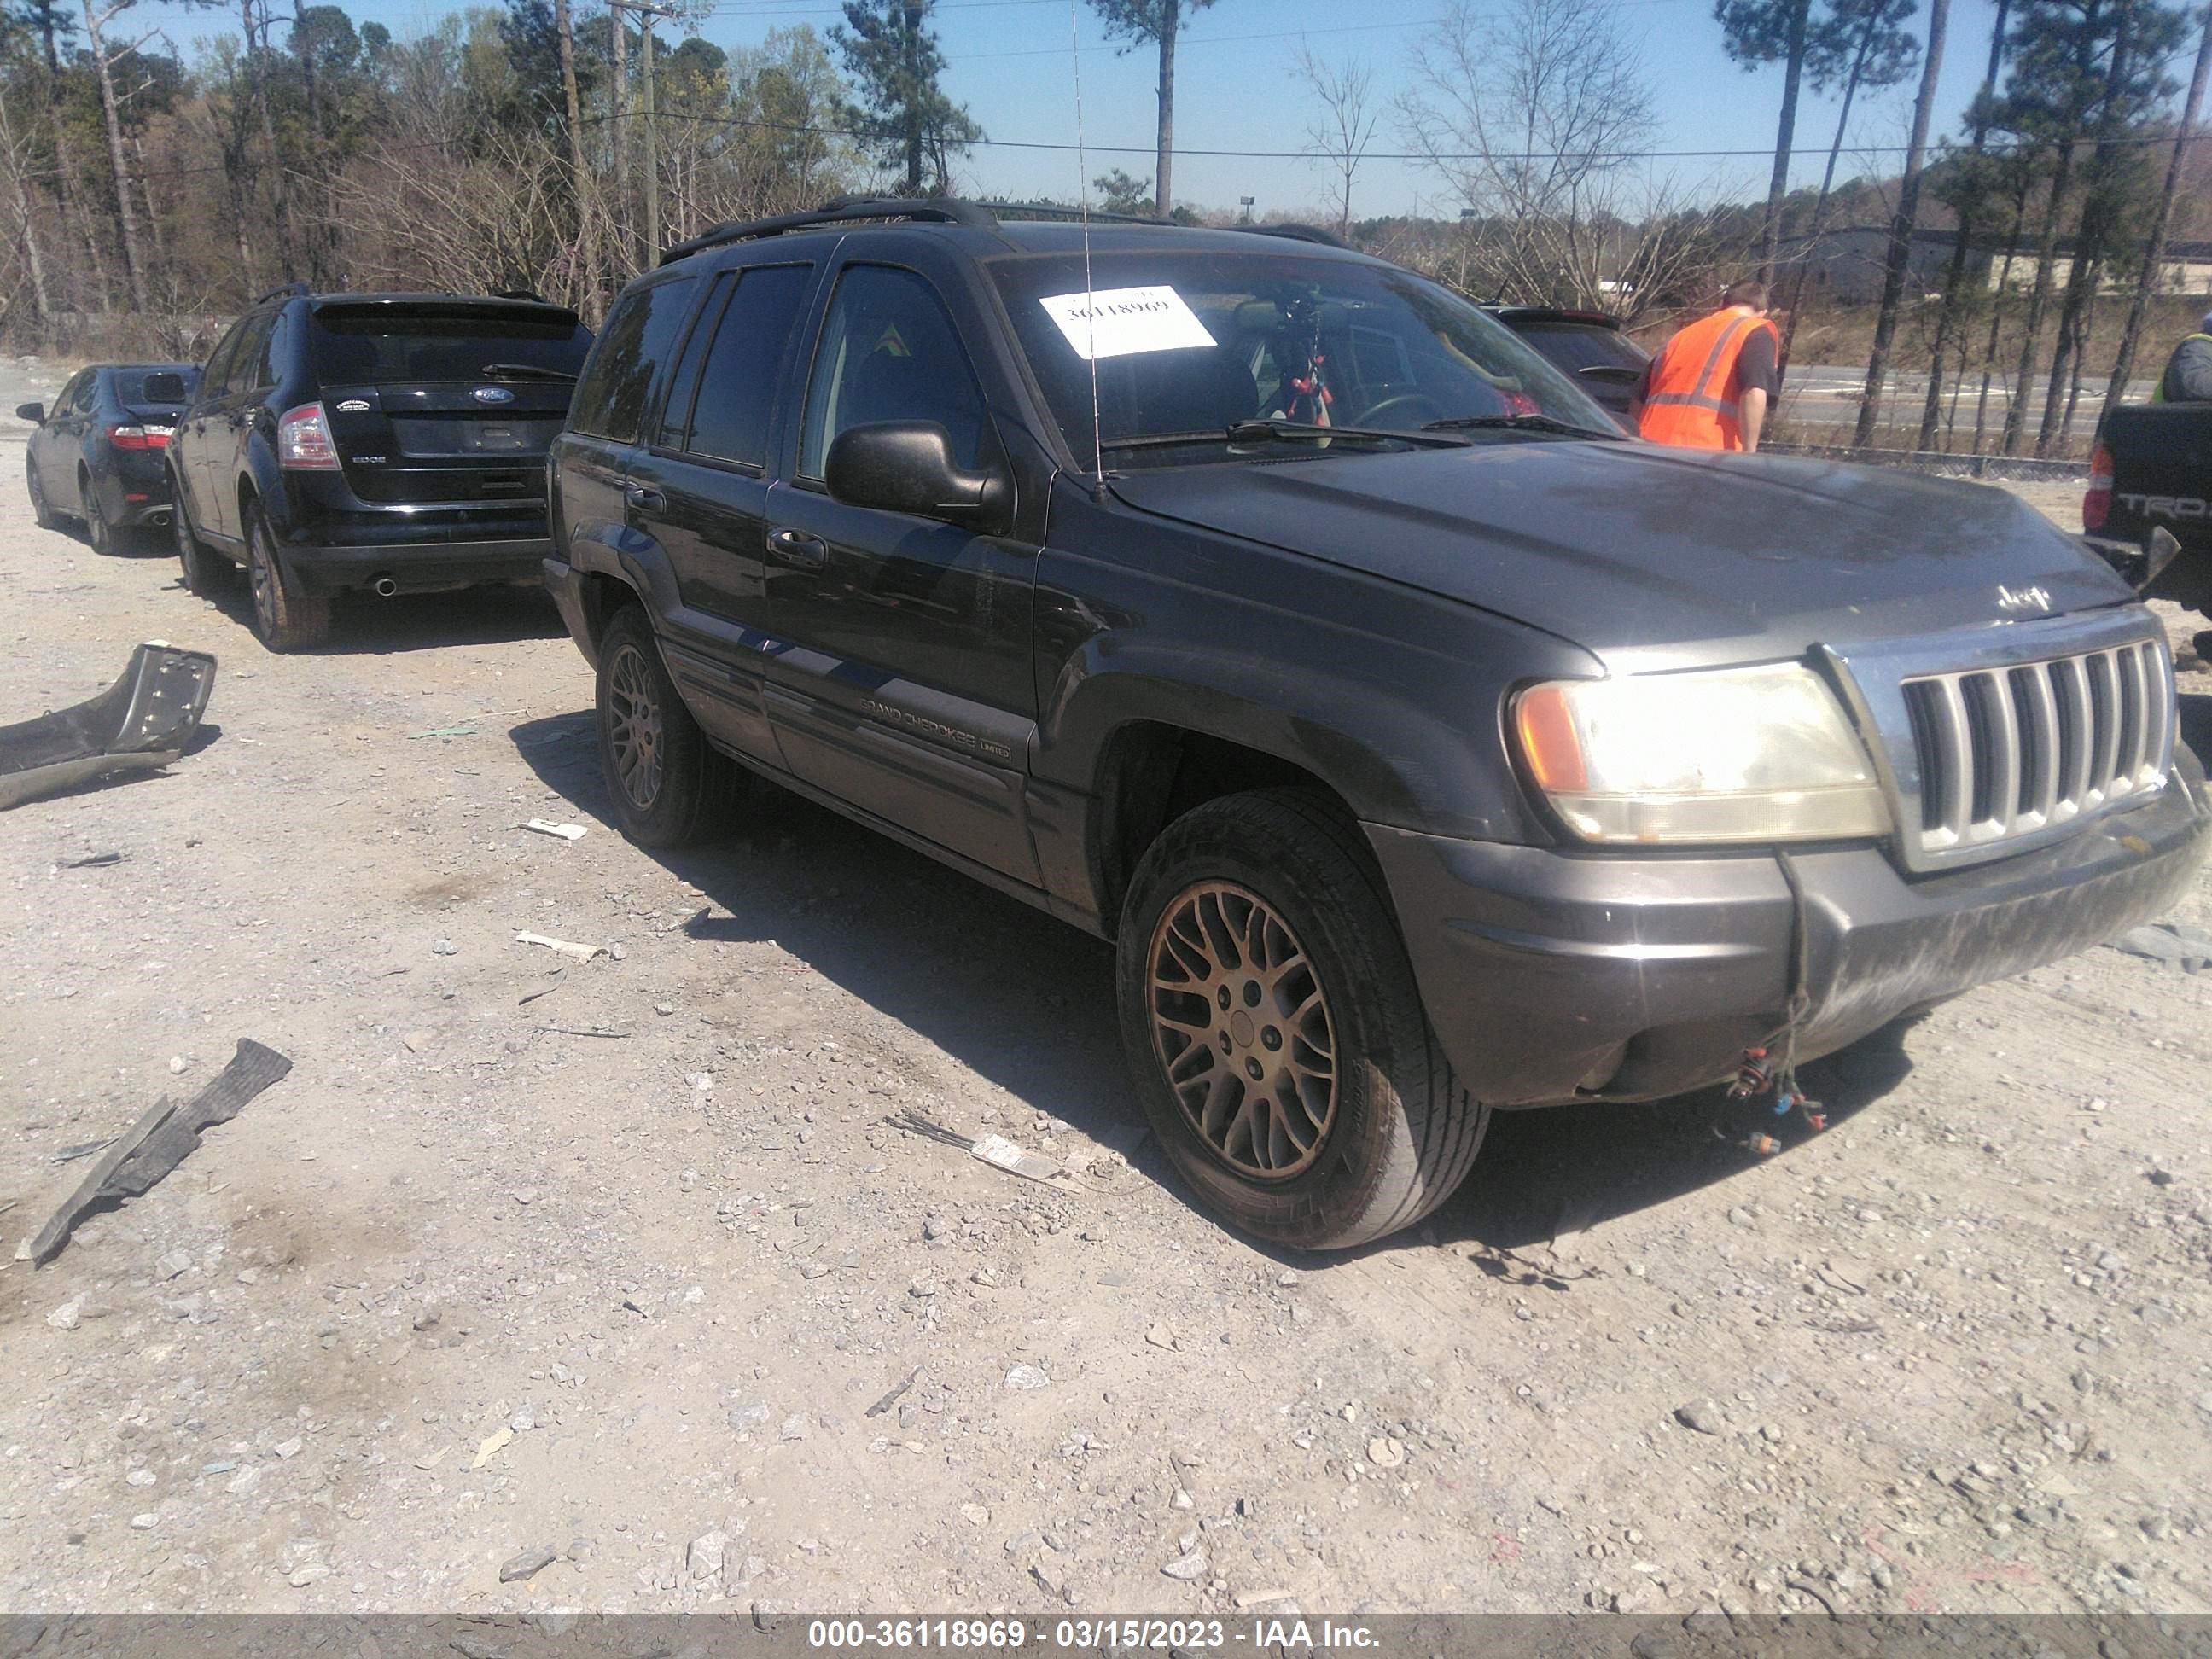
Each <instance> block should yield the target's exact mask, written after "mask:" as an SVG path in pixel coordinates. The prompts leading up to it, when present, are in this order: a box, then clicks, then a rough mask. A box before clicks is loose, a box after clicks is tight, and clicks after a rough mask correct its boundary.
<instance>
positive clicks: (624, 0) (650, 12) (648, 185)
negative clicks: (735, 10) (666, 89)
mask: <svg viewBox="0 0 2212 1659" xmlns="http://www.w3.org/2000/svg"><path fill="white" fill-rule="evenodd" d="M607 5H608V9H610V10H611V11H612V12H613V13H614V14H615V18H614V21H615V26H616V28H617V32H619V31H620V28H621V26H622V15H623V13H624V12H632V11H634V12H635V13H636V14H637V18H638V24H637V27H638V78H639V80H640V81H641V82H643V86H642V88H641V92H640V94H639V99H638V101H639V103H640V105H641V106H642V107H641V112H642V113H643V115H644V117H645V259H644V263H645V264H647V266H652V265H655V264H659V262H660V129H659V124H658V122H657V120H656V116H657V114H658V112H659V103H658V101H657V100H656V99H655V96H654V94H655V88H654V85H653V19H655V18H656V17H673V16H675V15H676V13H675V12H674V11H672V10H671V9H669V8H667V7H665V6H649V5H646V4H644V3H643V0H607ZM623 52H624V55H625V56H627V55H628V52H629V46H628V43H627V42H625V43H624V46H623ZM616 127H617V133H619V131H620V128H621V118H620V116H619V114H617V118H616ZM616 142H617V144H619V143H621V139H620V138H619V137H617V140H616ZM616 154H617V155H624V152H623V151H621V150H619V149H618V150H617V152H616ZM625 159H626V158H625Z"/></svg>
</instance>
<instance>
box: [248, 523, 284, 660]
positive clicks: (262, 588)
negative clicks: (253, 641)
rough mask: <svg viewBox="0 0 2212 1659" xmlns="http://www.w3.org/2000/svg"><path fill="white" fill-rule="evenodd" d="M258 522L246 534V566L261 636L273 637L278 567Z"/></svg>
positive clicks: (255, 618) (254, 613) (275, 618)
mask: <svg viewBox="0 0 2212 1659" xmlns="http://www.w3.org/2000/svg"><path fill="white" fill-rule="evenodd" d="M246 570H247V573H248V574H250V575H251V576H252V579H253V617H254V620H255V621H256V622H258V623H260V625H261V636H262V638H264V639H268V638H270V637H272V636H273V635H275V634H276V625H277V621H278V618H277V616H276V563H275V562H274V561H272V560H271V559H270V556H269V544H268V542H267V541H266V540H265V539H264V532H263V530H262V528H261V526H260V523H259V521H258V520H257V521H256V522H255V523H254V524H253V526H252V528H251V529H250V530H248V531H247V532H246Z"/></svg>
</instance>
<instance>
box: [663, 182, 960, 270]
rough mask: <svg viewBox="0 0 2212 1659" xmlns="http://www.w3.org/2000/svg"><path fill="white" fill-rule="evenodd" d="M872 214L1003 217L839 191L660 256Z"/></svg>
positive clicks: (946, 203)
mask: <svg viewBox="0 0 2212 1659" xmlns="http://www.w3.org/2000/svg"><path fill="white" fill-rule="evenodd" d="M868 219H912V220H915V221H917V222H921V223H925V224H945V225H966V226H968V227H969V228H971V229H975V230H990V229H993V228H995V227H996V226H997V224H998V222H999V221H998V218H997V216H995V215H994V214H993V213H992V211H991V210H990V209H988V208H985V207H978V206H977V205H976V204H975V203H973V202H962V201H957V200H954V199H952V198H951V197H927V198H924V197H903V196H836V197H831V198H830V199H829V200H828V201H826V202H824V203H823V204H822V205H821V206H820V207H818V208H816V209H814V210H812V211H811V212H807V213H779V214H777V215H775V216H774V217H773V218H768V219H732V220H731V221H730V222H728V223H726V224H720V225H716V226H715V227H714V228H713V229H712V230H708V231H703V232H702V233H701V234H698V235H696V236H694V237H693V238H691V240H689V241H688V242H678V243H677V244H676V246H674V247H671V248H670V249H669V250H668V252H665V253H664V254H662V255H661V256H660V263H661V264H664V265H665V264H674V263H675V262H676V261H677V260H678V259H683V258H690V256H691V255H692V254H694V253H697V252H702V250H704V249H707V248H710V247H720V246H723V245H724V244H725V243H728V242H747V241H751V240H754V239H756V238H757V237H763V236H781V235H782V234H785V233H786V232H787V231H793V230H813V229H816V228H818V227H821V226H823V225H842V224H852V223H854V222H859V221H862V220H868Z"/></svg>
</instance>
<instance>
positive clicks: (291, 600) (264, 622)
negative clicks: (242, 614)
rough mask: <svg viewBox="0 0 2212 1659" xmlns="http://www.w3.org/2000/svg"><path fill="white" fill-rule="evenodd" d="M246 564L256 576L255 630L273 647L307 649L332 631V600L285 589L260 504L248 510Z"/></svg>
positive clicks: (319, 642) (248, 571) (254, 593)
mask: <svg viewBox="0 0 2212 1659" xmlns="http://www.w3.org/2000/svg"><path fill="white" fill-rule="evenodd" d="M246 574H248V575H250V576H251V577H252V579H253V631H254V632H255V633H256V634H257V635H259V636H260V639H261V643H262V644H264V645H265V646H267V647H269V648H270V650H271V651H304V650H306V649H307V647H310V646H316V645H320V644H321V643H322V642H323V641H325V640H326V639H328V638H329V637H330V635H331V602H330V600H328V599H323V598H319V597H317V596H314V595H312V594H306V593H293V592H288V591H286V589H285V586H284V573H283V568H282V567H281V566H280V565H279V564H278V563H277V561H276V546H275V544H274V542H273V540H272V538H270V534H269V520H267V519H266V518H264V516H263V515H262V512H261V509H260V508H259V507H248V508H246Z"/></svg>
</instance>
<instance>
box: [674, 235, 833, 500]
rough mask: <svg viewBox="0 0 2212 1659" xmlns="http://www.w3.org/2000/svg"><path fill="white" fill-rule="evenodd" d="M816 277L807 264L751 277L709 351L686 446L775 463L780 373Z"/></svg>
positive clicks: (718, 455) (771, 268)
mask: <svg viewBox="0 0 2212 1659" xmlns="http://www.w3.org/2000/svg"><path fill="white" fill-rule="evenodd" d="M812 276H813V271H812V269H811V267H809V266H806V265H769V266H767V267H765V268H763V269H761V270H748V271H747V272H745V274H744V278H743V280H741V281H740V282H739V283H738V291H737V293H736V295H734V296H732V299H731V301H730V303H729V305H728V307H726V309H725V310H724V311H723V313H722V319H721V325H720V327H718V328H717V329H716V330H715V331H714V344H713V345H712V346H710V347H709V348H708V351H707V362H706V368H705V370H704V372H703V373H702V374H701V375H700V377H699V397H698V401H697V402H696V404H694V405H693V406H692V410H691V435H690V441H689V442H688V443H686V444H685V445H684V447H685V448H686V449H689V450H690V451H691V452H692V453H694V454H698V455H712V456H714V457H716V458H717V459H721V460H725V461H737V462H739V463H741V464H742V465H747V466H764V465H767V463H768V422H769V412H770V410H771V409H772V408H773V406H774V403H775V382H776V371H777V369H778V368H781V366H782V363H783V352H784V348H785V346H786V345H787V344H788V343H790V339H791V332H792V329H793V325H794V324H796V323H797V321H798V320H799V307H800V306H801V305H803V304H804V303H805V300H806V289H807V285H808V283H809V282H810V281H811V278H812Z"/></svg>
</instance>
